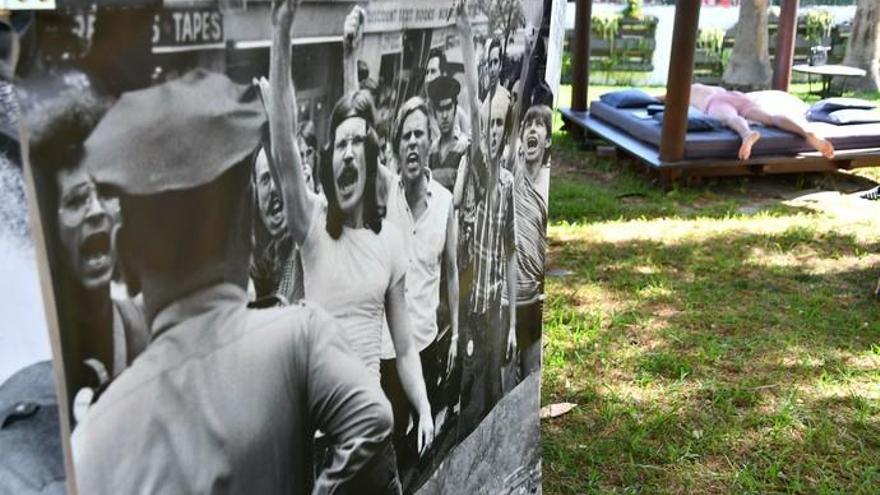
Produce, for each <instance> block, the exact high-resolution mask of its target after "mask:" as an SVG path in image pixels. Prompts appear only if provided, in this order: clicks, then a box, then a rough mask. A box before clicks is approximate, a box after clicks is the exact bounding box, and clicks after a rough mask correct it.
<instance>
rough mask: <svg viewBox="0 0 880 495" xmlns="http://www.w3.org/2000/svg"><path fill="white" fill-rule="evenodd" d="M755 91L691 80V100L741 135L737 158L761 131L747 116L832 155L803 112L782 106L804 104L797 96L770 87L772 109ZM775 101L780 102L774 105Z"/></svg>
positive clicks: (748, 150) (747, 151)
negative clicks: (733, 88) (811, 127)
mask: <svg viewBox="0 0 880 495" xmlns="http://www.w3.org/2000/svg"><path fill="white" fill-rule="evenodd" d="M761 93H764V94H766V93H767V92H761ZM755 94H756V93H749V94H745V93H740V92H739V91H728V90H726V89H724V88H721V87H718V86H706V85H705V84H693V85H691V96H690V100H691V101H690V104H691V106H693V107H695V108H696V109H697V110H699V111H701V112H703V113H705V114H707V115H709V116H710V117H712V118H714V119H717V120H719V121H720V122H721V123H722V124H724V125H726V126H727V127H730V128H731V129H733V130H734V131H736V133H737V134H739V135H740V137H741V138H742V144H741V145H740V147H739V159H740V160H748V159H749V157H750V156H751V155H752V147H753V146H754V145H755V143H757V142H758V140H759V139H761V133H759V132H758V131H755V130H752V129H751V127H749V122H748V121H749V120H751V121H754V122H758V123H760V124H764V125H767V126H774V127H778V128H780V129H782V130H785V131H789V132H793V133H795V134H797V135H799V136H801V137H803V138H804V139H806V140H807V142H808V143H810V146H812V147H813V148H815V149H816V150H817V151H819V152H820V153H822V156H824V157H825V158H834V146H833V145H832V144H831V143H830V142H828V141H826V140H825V139H822V138H821V137H819V136H817V135H816V134H815V133H814V132H812V131H810V130H809V129H807V121H806V119H805V118H804V117H803V115H797V114H796V112H792V111H786V110H784V109H790V108H792V107H799V106H801V105H803V102H801V101H800V100H799V99H798V98H797V97H795V96H792V95H790V94H788V93H786V92H784V91H773V101H774V105H773V107H774V109H769V108H764V107H762V105H761V104H760V103H759V102H758V101H757V99H756V98H755V97H754V95H755ZM665 98H666V97H665V95H664V96H660V97H659V99H660V100H661V101H663V100H665ZM793 100H796V102H795V101H793ZM776 102H778V103H779V105H776V104H775V103H776ZM795 103H796V104H795Z"/></svg>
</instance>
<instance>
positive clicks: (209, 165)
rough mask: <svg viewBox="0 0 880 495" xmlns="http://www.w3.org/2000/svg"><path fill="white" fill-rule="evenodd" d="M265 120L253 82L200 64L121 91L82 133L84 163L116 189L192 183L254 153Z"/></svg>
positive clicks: (143, 190)
mask: <svg viewBox="0 0 880 495" xmlns="http://www.w3.org/2000/svg"><path fill="white" fill-rule="evenodd" d="M265 121H266V115H265V111H264V110H263V106H262V104H261V103H260V100H259V95H258V92H257V91H256V88H255V87H253V86H250V87H247V86H240V85H237V84H235V83H233V82H232V81H231V80H230V79H229V78H228V77H226V76H224V75H221V74H217V73H212V72H208V71H205V70H201V69H198V70H195V71H192V72H189V73H188V74H186V75H185V76H183V77H182V78H180V79H177V80H173V81H169V82H166V83H163V84H160V85H158V86H154V87H151V88H148V89H143V90H139V91H132V92H129V93H125V94H123V95H122V97H120V99H119V101H117V102H116V104H114V105H113V107H112V108H111V109H110V110H109V111H108V112H107V115H106V116H105V117H104V118H103V119H102V120H101V122H100V123H99V124H98V126H97V127H96V128H95V130H94V131H93V132H92V134H91V135H90V136H89V138H88V139H87V140H86V143H85V158H84V163H85V166H86V169H87V170H88V171H89V173H90V174H91V175H92V177H93V178H94V180H95V182H96V183H98V184H99V185H101V186H109V187H111V188H113V189H115V190H117V191H118V192H120V193H122V194H127V195H133V196H146V195H154V194H159V193H163V192H169V191H181V190H187V189H192V188H196V187H198V186H202V185H205V184H208V183H209V182H212V181H213V180H214V179H217V178H218V177H220V175H222V174H223V173H224V172H226V171H227V170H229V169H230V168H232V167H233V166H234V165H236V164H238V163H241V162H242V160H244V159H245V158H246V157H247V156H248V155H249V154H251V153H253V152H254V150H255V149H256V148H257V146H258V145H259V143H260V137H261V127H262V126H263V124H264V122H265Z"/></svg>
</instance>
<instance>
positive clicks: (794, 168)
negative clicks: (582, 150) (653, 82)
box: [561, 0, 880, 180]
mask: <svg viewBox="0 0 880 495" xmlns="http://www.w3.org/2000/svg"><path fill="white" fill-rule="evenodd" d="M701 3H702V2H701V1H700V0H679V1H678V2H677V3H676V10H675V27H674V34H673V39H672V46H671V47H670V49H671V51H672V53H673V54H675V57H672V63H671V65H670V67H669V77H668V79H667V86H666V90H667V91H666V95H667V96H666V106H665V114H664V117H663V122H662V125H661V126H657V127H659V128H657V129H651V128H648V127H645V128H638V127H639V126H638V125H637V124H639V122H638V121H637V120H633V119H631V118H629V117H628V116H627V115H626V112H611V111H609V109H608V108H603V107H602V106H601V103H598V104H595V106H596V108H595V111H594V112H593V113H592V114H591V111H590V109H589V108H588V107H587V88H588V87H589V33H590V16H591V13H592V0H577V10H576V12H577V14H576V16H577V17H576V19H575V42H574V48H573V49H574V53H573V73H574V74H575V77H574V80H573V84H572V101H571V107H570V108H563V109H562V110H561V112H562V116H563V121H564V122H565V124H566V127H567V129H568V130H569V131H570V132H571V133H572V134H573V136H574V137H575V138H576V139H578V140H581V141H584V142H587V143H590V142H592V141H593V140H594V139H595V138H600V139H603V140H606V141H608V142H610V143H611V144H613V145H615V146H616V147H617V148H618V150H620V151H621V152H623V153H625V154H626V155H629V156H631V157H632V158H634V159H636V160H637V161H639V162H641V163H643V164H644V165H646V166H648V167H649V168H650V169H652V170H654V171H656V172H658V173H659V174H660V175H661V177H662V178H664V179H666V180H672V179H676V178H679V177H689V176H691V177H692V176H725V175H754V174H773V173H795V172H815V171H833V170H839V169H852V168H857V167H870V166H877V165H880V125H876V124H875V125H874V127H870V126H869V127H865V126H859V127H861V129H856V128H849V129H846V130H845V132H843V131H839V130H834V129H830V128H827V129H825V130H826V131H827V132H829V133H830V134H832V135H833V136H834V138H832V139H831V141H832V142H833V143H834V144H835V146H836V148H838V150H837V153H836V154H835V157H834V158H833V159H830V160H829V159H826V158H824V157H822V156H821V155H820V154H818V153H817V152H814V151H810V150H809V149H808V148H807V147H806V146H804V144H805V143H803V141H802V140H800V138H797V137H795V136H791V135H789V136H788V137H789V138H790V139H794V140H793V141H790V142H788V141H786V140H785V137H786V136H785V135H786V134H787V133H785V132H783V131H778V130H776V129H771V128H768V129H765V130H763V131H762V132H764V133H765V134H766V135H767V137H768V140H767V141H766V142H765V143H763V144H760V143H761V142H760V141H759V144H760V145H761V146H765V148H764V149H761V148H756V153H755V154H753V156H752V158H751V159H749V160H745V161H743V160H738V159H736V155H735V154H732V153H730V152H729V150H727V149H726V148H725V147H724V146H723V145H722V146H720V147H719V148H718V151H719V153H718V156H717V157H715V156H711V153H707V152H706V151H707V150H708V149H710V148H707V147H706V146H704V144H705V143H704V142H703V141H707V140H708V139H709V138H708V137H707V136H705V135H702V134H701V133H688V132H687V115H688V107H689V104H690V101H689V98H690V85H691V81H692V78H693V68H694V53H695V50H696V36H697V26H698V21H699V16H700V5H701ZM798 3H799V2H798V0H783V5H782V12H781V15H780V25H779V36H778V38H777V47H776V53H777V57H776V67H775V71H774V77H773V88H774V89H778V90H782V91H787V90H788V86H789V83H790V81H791V67H792V61H793V58H794V41H795V34H796V32H795V27H796V25H797V8H798ZM642 127H644V126H642ZM847 133H852V134H854V136H847V135H846V134H847ZM730 134H731V135H732V132H731V133H730ZM875 137H876V139H874V138H875ZM722 140H723V139H722ZM774 144H775V147H774ZM701 146H702V148H701ZM694 150H697V151H694Z"/></svg>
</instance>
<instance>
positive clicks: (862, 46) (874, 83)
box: [843, 0, 880, 91]
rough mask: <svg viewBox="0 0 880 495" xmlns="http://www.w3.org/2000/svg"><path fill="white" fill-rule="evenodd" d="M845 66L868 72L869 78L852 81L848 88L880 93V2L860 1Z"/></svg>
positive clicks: (876, 0) (871, 0)
mask: <svg viewBox="0 0 880 495" xmlns="http://www.w3.org/2000/svg"><path fill="white" fill-rule="evenodd" d="M843 65H849V66H852V67H859V68H862V69H865V70H866V71H868V75H867V76H865V77H862V78H860V79H856V80H853V81H851V82H850V84H848V86H850V87H851V88H853V89H859V90H864V91H880V0H859V3H858V6H857V7H856V15H855V18H854V19H853V26H852V35H851V36H850V38H849V44H848V45H847V47H846V57H845V58H844V59H843Z"/></svg>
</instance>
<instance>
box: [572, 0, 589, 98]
mask: <svg viewBox="0 0 880 495" xmlns="http://www.w3.org/2000/svg"><path fill="white" fill-rule="evenodd" d="M592 11H593V0H577V4H576V5H575V19H574V41H573V43H574V46H573V47H572V61H571V69H572V80H571V86H572V87H571V109H572V110H574V111H577V112H583V111H585V110H586V109H587V89H588V88H589V87H590V30H591V27H592V22H591V17H592Z"/></svg>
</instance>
